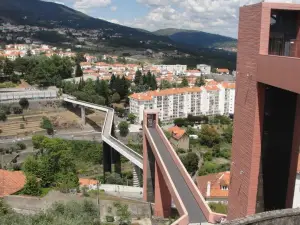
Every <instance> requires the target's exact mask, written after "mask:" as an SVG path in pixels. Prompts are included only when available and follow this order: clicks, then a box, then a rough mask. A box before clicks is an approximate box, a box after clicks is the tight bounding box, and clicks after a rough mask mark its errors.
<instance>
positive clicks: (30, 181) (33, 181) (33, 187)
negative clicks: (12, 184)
mask: <svg viewBox="0 0 300 225" xmlns="http://www.w3.org/2000/svg"><path fill="white" fill-rule="evenodd" d="M22 193H23V194H25V195H32V196H40V194H41V193H42V190H41V186H40V183H39V182H38V180H37V178H36V176H34V175H27V176H26V184H25V186H24V188H23V191H22Z"/></svg>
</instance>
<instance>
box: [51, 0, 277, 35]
mask: <svg viewBox="0 0 300 225" xmlns="http://www.w3.org/2000/svg"><path fill="white" fill-rule="evenodd" d="M47 1H53V2H57V3H61V4H64V5H66V6H69V7H71V8H74V9H76V10H79V11H81V12H83V13H86V14H88V15H90V16H93V17H95V18H99V19H104V20H107V21H110V22H113V23H118V24H121V25H125V26H129V27H135V28H142V29H145V30H149V31H155V30H158V29H162V28H182V29H192V30H198V31H205V32H210V33H215V34H221V35H225V36H230V37H234V38H236V37H237V27H238V17H239V15H238V11H239V7H240V6H242V5H246V4H252V3H256V2H260V1H261V0H47ZM272 1H278V0H272ZM279 1H280V0H279Z"/></svg>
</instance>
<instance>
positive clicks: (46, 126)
mask: <svg viewBox="0 0 300 225" xmlns="http://www.w3.org/2000/svg"><path fill="white" fill-rule="evenodd" d="M41 128H43V129H45V130H47V133H48V134H49V135H50V134H53V131H54V130H53V125H52V122H51V121H50V120H49V119H48V118H47V117H43V118H42V122H41Z"/></svg>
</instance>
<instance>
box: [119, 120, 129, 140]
mask: <svg viewBox="0 0 300 225" xmlns="http://www.w3.org/2000/svg"><path fill="white" fill-rule="evenodd" d="M128 127H129V125H128V123H127V122H125V121H122V122H121V123H119V126H118V128H119V130H120V135H121V136H122V137H126V136H127V134H128V133H129V129H128Z"/></svg>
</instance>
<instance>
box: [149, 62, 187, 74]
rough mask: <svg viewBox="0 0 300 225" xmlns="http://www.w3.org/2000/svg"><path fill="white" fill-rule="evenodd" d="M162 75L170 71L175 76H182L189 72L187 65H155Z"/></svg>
mask: <svg viewBox="0 0 300 225" xmlns="http://www.w3.org/2000/svg"><path fill="white" fill-rule="evenodd" d="M153 67H156V68H157V69H158V70H159V71H160V72H161V73H162V72H164V71H170V72H173V73H175V74H182V73H185V72H186V70H187V65H179V64H176V65H154V66H153Z"/></svg>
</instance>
